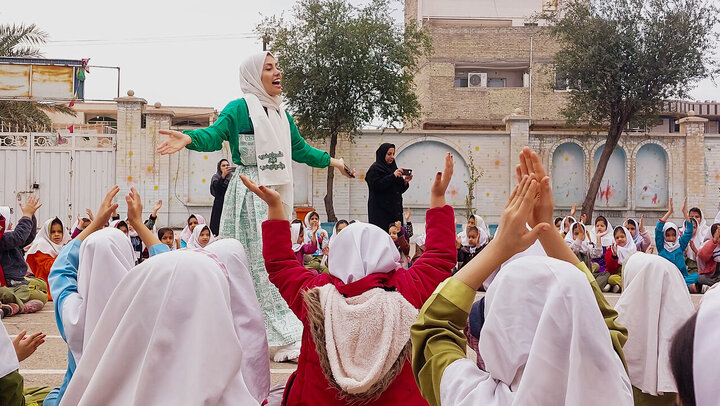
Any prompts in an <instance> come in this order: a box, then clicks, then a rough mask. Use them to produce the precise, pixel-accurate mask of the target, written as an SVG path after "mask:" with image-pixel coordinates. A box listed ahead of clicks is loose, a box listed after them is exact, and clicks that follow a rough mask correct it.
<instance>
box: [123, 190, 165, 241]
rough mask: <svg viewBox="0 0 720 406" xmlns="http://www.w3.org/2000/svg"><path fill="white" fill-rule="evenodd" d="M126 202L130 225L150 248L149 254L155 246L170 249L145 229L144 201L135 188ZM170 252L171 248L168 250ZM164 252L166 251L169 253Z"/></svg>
mask: <svg viewBox="0 0 720 406" xmlns="http://www.w3.org/2000/svg"><path fill="white" fill-rule="evenodd" d="M125 202H126V203H127V206H128V223H130V225H131V226H133V228H134V229H135V231H136V232H137V233H138V236H139V237H140V239H141V240H142V242H143V244H145V246H146V247H148V252H149V251H150V249H151V248H152V247H154V246H155V245H160V246H162V247H164V248H168V246H167V245H165V244H162V243H161V242H160V240H159V239H158V238H157V236H156V235H155V234H154V233H153V232H152V231H150V230H149V229H148V228H147V227H145V224H143V221H142V210H143V206H142V200H141V198H140V194H139V193H138V191H137V189H135V187H134V186H133V187H131V188H130V193H129V194H128V195H127V196H125ZM167 250H169V248H168V249H167ZM167 250H164V251H167Z"/></svg>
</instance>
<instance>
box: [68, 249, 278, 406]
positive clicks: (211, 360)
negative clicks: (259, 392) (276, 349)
mask: <svg viewBox="0 0 720 406" xmlns="http://www.w3.org/2000/svg"><path fill="white" fill-rule="evenodd" d="M188 298H192V300H191V302H190V303H189V302H188ZM244 356H245V355H244V351H243V348H242V345H241V344H240V340H239V338H238V334H237V330H236V326H235V324H234V319H233V314H232V312H231V299H230V293H229V285H228V276H227V273H225V272H224V271H223V268H222V266H221V265H220V264H219V263H218V262H217V261H216V260H214V259H213V258H211V257H210V256H208V255H207V254H206V253H204V251H199V250H179V251H174V252H171V253H167V254H163V255H158V256H154V257H152V258H150V259H148V260H147V261H144V262H143V263H142V264H140V265H138V266H137V267H136V268H135V269H133V271H132V272H129V273H128V274H127V275H126V276H125V278H123V280H122V283H121V284H120V285H119V286H118V289H117V290H116V291H115V292H114V293H113V294H112V296H111V297H110V298H109V300H108V304H107V308H106V309H105V312H103V314H102V317H101V319H100V320H99V322H98V326H97V331H96V333H95V334H94V335H93V337H92V339H91V340H90V342H89V343H88V345H87V346H86V350H85V354H84V355H83V359H82V360H81V361H80V363H79V364H78V366H77V369H76V370H75V374H74V375H73V379H72V380H71V381H70V384H69V385H68V387H67V391H66V392H65V395H64V397H63V399H62V402H61V403H60V404H61V405H63V406H64V405H133V404H145V405H157V404H169V405H218V406H229V405H257V404H259V403H258V401H256V400H255V399H254V398H253V397H252V395H251V394H250V392H249V391H248V388H247V386H246V385H245V381H244V379H243V371H242V361H243V358H244ZM265 356H267V354H265Z"/></svg>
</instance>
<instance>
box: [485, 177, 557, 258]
mask: <svg viewBox="0 0 720 406" xmlns="http://www.w3.org/2000/svg"><path fill="white" fill-rule="evenodd" d="M539 190H540V184H539V183H538V182H537V180H535V178H534V177H533V176H523V178H522V180H521V182H520V184H519V185H517V186H515V189H513V192H512V194H511V195H510V199H509V200H508V202H507V204H506V205H505V209H504V210H503V213H502V216H501V217H500V224H499V225H498V228H499V229H500V230H501V231H500V233H501V238H502V241H503V243H502V244H500V246H499V247H498V248H497V249H498V250H499V251H500V252H502V254H503V255H502V257H503V258H505V259H507V258H510V257H512V256H513V255H515V254H517V253H518V252H521V251H524V250H526V249H527V248H528V247H530V246H531V245H532V244H533V243H534V242H535V240H537V239H538V236H539V235H540V233H542V232H544V231H547V230H550V229H551V228H553V227H551V226H550V224H549V223H539V224H537V225H535V227H534V228H533V229H532V230H528V228H527V224H528V220H529V219H530V217H531V216H532V212H533V207H534V205H535V204H536V202H538V201H539V199H540V197H539ZM496 240H497V239H495V240H493V241H496Z"/></svg>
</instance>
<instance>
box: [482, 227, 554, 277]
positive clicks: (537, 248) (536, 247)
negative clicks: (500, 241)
mask: <svg viewBox="0 0 720 406" xmlns="http://www.w3.org/2000/svg"><path fill="white" fill-rule="evenodd" d="M526 227H527V228H528V230H532V228H531V227H530V226H529V225H526ZM498 235H500V228H498V229H497V231H496V232H495V238H497V236H498ZM531 255H537V256H541V257H545V256H547V253H546V252H545V249H544V248H543V246H542V244H541V243H540V240H535V242H534V243H533V244H532V245H531V246H529V247H528V248H527V249H526V250H525V251H521V252H518V253H517V254H515V255H513V256H512V257H510V259H508V260H507V261H505V262H503V263H502V265H500V267H499V268H497V269H496V270H494V271H493V273H491V274H490V276H488V277H487V278H486V279H485V282H483V288H484V289H485V291H487V290H488V289H489V288H490V285H491V284H492V283H493V281H494V280H495V277H496V276H497V274H498V273H499V272H500V271H501V270H502V269H503V268H505V267H506V266H508V265H509V264H510V263H512V262H513V261H515V260H516V259H519V258H523V257H527V256H531Z"/></svg>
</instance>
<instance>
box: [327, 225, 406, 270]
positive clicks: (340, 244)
mask: <svg viewBox="0 0 720 406" xmlns="http://www.w3.org/2000/svg"><path fill="white" fill-rule="evenodd" d="M330 251H332V253H333V255H330V257H329V258H328V268H329V269H330V274H331V275H332V276H334V277H336V278H339V279H340V280H342V281H343V283H345V284H348V283H352V282H355V281H357V280H359V279H362V278H364V277H365V276H367V275H370V274H372V273H388V272H392V271H394V270H396V269H399V268H401V265H400V252H398V249H397V247H395V243H394V242H393V240H392V238H390V234H388V233H386V232H385V231H383V230H382V229H381V228H380V227H377V226H374V225H372V224H367V223H360V222H355V223H353V224H350V225H349V226H347V227H345V228H344V229H343V231H342V233H338V235H336V236H335V238H333V239H332V241H330Z"/></svg>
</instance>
